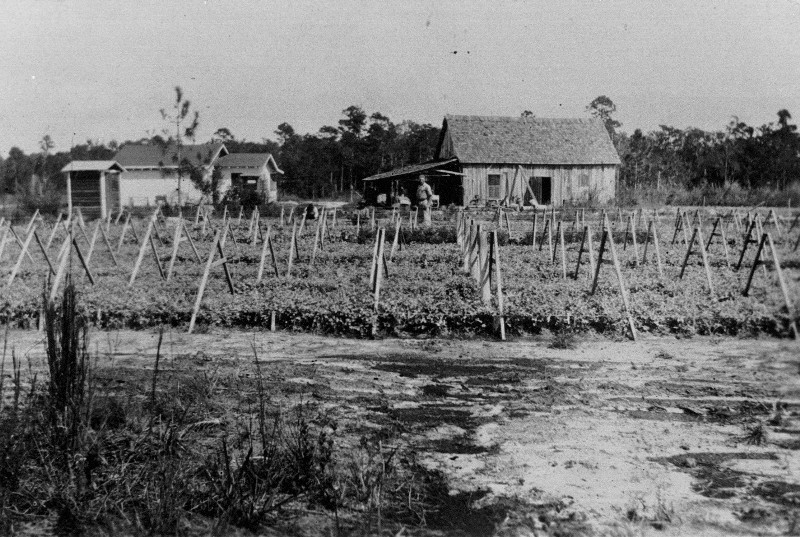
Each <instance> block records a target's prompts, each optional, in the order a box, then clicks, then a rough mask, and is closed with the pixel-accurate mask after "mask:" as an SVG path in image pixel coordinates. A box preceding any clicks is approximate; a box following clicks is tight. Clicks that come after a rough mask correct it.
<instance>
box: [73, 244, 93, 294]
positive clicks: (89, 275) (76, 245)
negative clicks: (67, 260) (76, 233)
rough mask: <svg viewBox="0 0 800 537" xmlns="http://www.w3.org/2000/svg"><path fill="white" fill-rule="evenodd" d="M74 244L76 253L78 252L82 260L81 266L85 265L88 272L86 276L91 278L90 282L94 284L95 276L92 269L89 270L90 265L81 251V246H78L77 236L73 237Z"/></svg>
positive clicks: (79, 258)
mask: <svg viewBox="0 0 800 537" xmlns="http://www.w3.org/2000/svg"><path fill="white" fill-rule="evenodd" d="M72 246H74V247H75V253H77V254H78V261H80V262H81V266H83V270H84V272H86V276H88V278H89V283H91V284H92V285H94V276H92V273H91V271H90V270H89V265H88V264H87V263H86V260H85V259H84V258H83V254H82V253H81V247H80V246H78V241H77V240H76V239H75V237H73V238H72Z"/></svg>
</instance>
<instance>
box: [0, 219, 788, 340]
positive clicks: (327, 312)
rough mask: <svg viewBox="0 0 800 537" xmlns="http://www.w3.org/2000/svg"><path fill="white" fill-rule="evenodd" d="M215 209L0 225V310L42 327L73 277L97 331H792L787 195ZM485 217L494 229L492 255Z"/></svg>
mask: <svg viewBox="0 0 800 537" xmlns="http://www.w3.org/2000/svg"><path fill="white" fill-rule="evenodd" d="M225 213H226V214H225V215H224V216H223V215H218V216H216V217H215V216H211V215H202V217H201V215H200V214H199V213H198V214H197V215H193V216H192V217H191V218H190V217H188V216H185V217H184V218H165V217H163V216H162V215H161V214H160V213H159V212H158V211H156V212H155V213H154V214H153V216H152V217H151V218H145V219H138V218H132V217H130V215H129V214H127V213H121V214H120V215H116V214H115V215H113V218H111V217H110V218H109V219H106V220H96V221H84V220H83V218H82V217H81V216H80V215H79V214H76V215H74V217H73V218H68V219H66V220H65V219H63V218H59V219H58V220H57V221H52V220H46V219H42V218H40V217H38V216H35V217H34V218H32V219H31V220H30V221H28V222H17V223H14V225H12V223H10V222H2V223H0V320H2V322H4V323H5V322H10V323H11V324H13V325H16V326H21V327H32V326H36V325H37V323H38V322H39V318H40V309H41V304H42V295H43V293H44V292H45V287H46V285H47V282H50V283H51V284H54V285H63V281H64V280H65V279H66V275H67V274H71V277H72V279H73V281H75V282H77V284H78V288H79V291H80V296H81V307H82V308H84V309H85V311H86V314H87V316H88V317H89V318H90V319H92V320H93V322H94V323H96V324H97V325H98V326H100V327H103V328H122V327H128V328H144V327H150V326H157V325H162V324H169V325H172V326H175V327H185V328H186V329H187V330H188V329H189V326H190V324H191V321H192V315H193V311H194V310H195V307H197V313H196V319H195V320H194V321H195V322H194V324H193V325H192V328H193V329H194V330H195V331H202V330H204V329H206V328H207V327H210V326H223V327H263V328H272V329H278V330H301V331H312V332H318V333H326V334H335V335H345V336H356V337H369V336H401V337H402V336H419V335H437V336H447V335H453V336H471V335H479V336H490V337H499V330H498V326H499V324H500V320H501V319H502V324H503V325H504V330H505V333H506V334H507V335H508V336H512V337H513V336H519V335H526V334H535V333H538V332H540V331H541V330H542V329H550V330H556V331H563V330H578V331H587V330H589V331H596V332H600V333H604V334H607V335H612V336H617V335H618V336H620V337H631V336H632V335H634V334H636V333H655V334H667V333H676V334H726V335H743V336H757V335H759V334H769V335H775V336H783V337H793V329H792V327H791V325H792V323H797V321H798V314H797V312H798V311H800V285H798V283H799V282H800V250H798V241H800V224H799V223H798V217H797V216H796V215H795V214H793V213H790V212H788V211H785V210H784V211H778V212H776V211H774V210H770V209H763V208H759V209H758V210H756V211H750V212H746V211H742V210H739V211H736V210H728V209H703V208H700V209H697V208H692V209H685V210H677V209H669V208H662V209H659V210H657V211H656V210H644V211H641V210H640V211H636V212H624V211H620V210H609V211H608V213H607V214H606V211H602V210H591V211H590V210H588V209H586V210H583V209H577V210H576V209H571V210H564V211H560V212H549V211H548V212H542V211H538V212H536V213H532V212H512V211H508V212H506V211H505V210H498V211H473V212H469V211H462V212H453V211H446V210H442V211H439V212H437V213H436V214H435V215H434V225H433V227H432V228H430V229H423V228H420V227H418V226H416V225H414V224H413V217H414V213H410V214H409V213H407V212H406V213H404V214H398V213H396V212H389V211H386V212H378V213H375V212H372V211H370V210H365V211H362V212H360V213H358V212H355V211H342V210H338V211H336V212H335V213H334V212H332V211H326V212H325V213H324V214H323V215H322V216H321V217H320V218H319V219H318V220H313V221H312V220H301V219H300V218H297V217H293V215H291V214H287V215H283V216H281V217H280V218H266V217H261V216H260V215H259V214H258V213H257V212H255V213H254V214H246V213H245V214H240V215H239V216H238V217H237V216H234V217H230V216H229V215H227V211H225ZM534 219H535V222H534ZM478 225H480V227H481V230H482V231H487V230H489V231H492V230H494V231H497V233H496V235H495V237H496V240H497V247H496V249H495V250H493V253H492V257H491V259H492V260H494V261H493V262H491V263H489V264H488V265H485V259H483V258H481V257H480V255H479V253H478V252H477V250H476V249H477V245H478V242H480V241H479V240H478V235H476V234H475V233H476V230H477V227H476V226H478ZM380 229H383V230H385V231H384V232H383V233H381V234H379V230H380ZM604 231H607V232H610V233H606V239H605V241H604V240H603V232H604ZM534 232H535V233H534ZM748 232H749V237H750V242H748V244H747V247H746V248H744V253H743V254H742V250H743V247H744V246H745V237H746V236H748ZM590 236H591V238H590ZM377 237H381V238H383V239H384V240H385V243H384V245H383V246H382V248H381V249H380V250H381V253H382V254H383V255H380V254H379V248H378V247H377V242H376V238H377ZM176 238H177V239H178V244H177V247H175V241H176ZM762 238H763V239H764V241H763V245H761V250H760V256H759V257H760V259H761V260H762V262H761V263H759V264H758V265H757V266H756V269H755V270H752V269H753V265H754V263H755V262H756V254H757V252H758V251H759V246H760V243H761V242H762ZM687 243H691V246H692V247H691V251H690V252H689V255H688V256H687V246H688V244H687ZM65 244H66V245H67V246H71V247H69V248H67V247H65V246H64V245H65ZM612 244H613V252H612ZM700 244H702V245H703V246H704V247H703V248H701V247H700ZM656 245H657V248H656ZM706 245H707V246H708V247H707V249H706V248H705V246H706ZM601 246H603V252H602V261H601V262H600V264H599V265H598V260H599V259H600V256H601V254H600V247H601ZM212 253H213V256H212V255H211V254H212ZM703 253H705V255H703ZM381 257H382V258H383V259H384V260H385V261H383V262H378V260H379V259H380V258H381ZM615 257H616V261H617V262H618V263H617V264H616V266H617V267H618V268H619V276H618V274H617V271H616V268H615V263H614V261H615V259H614V258H615ZM740 259H741V262H740ZM156 260H158V263H157V261H156ZM776 261H777V263H776ZM684 262H685V266H684ZM159 265H160V266H159ZM476 266H477V268H476ZM598 266H599V270H597V267H598ZM737 266H738V268H737ZM487 267H491V270H489V271H488V272H487V270H485V269H487ZM465 268H466V269H467V270H465ZM498 269H499V273H500V274H501V278H500V279H499V280H498V278H497V271H498ZM470 273H472V274H470ZM490 273H491V274H490ZM681 273H682V275H681ZM206 274H207V278H204V275H206ZM595 276H596V282H595ZM481 278H483V279H481ZM376 280H378V281H379V283H377V285H376ZM748 280H750V288H749V289H748V293H747V296H744V291H745V288H746V287H747V286H748ZM204 281H205V285H201V284H202V283H203V282H204ZM498 281H499V283H500V286H499V288H498V286H497V283H498ZM479 283H480V285H479ZM484 285H489V286H490V287H491V291H490V293H489V295H486V293H484V289H482V287H483V286H484ZM201 287H204V288H203V290H202V293H201V294H202V296H201V299H200V300H199V301H198V294H199V293H198V291H199V290H200V288H201ZM376 287H377V289H376ZM593 288H594V292H592V291H593ZM624 297H626V298H627V299H628V300H627V303H628V307H627V308H626V305H625V300H623V298H624ZM498 298H499V299H501V300H502V304H501V303H499V301H498ZM629 319H630V320H629ZM630 323H632V325H633V332H632V331H631V330H630Z"/></svg>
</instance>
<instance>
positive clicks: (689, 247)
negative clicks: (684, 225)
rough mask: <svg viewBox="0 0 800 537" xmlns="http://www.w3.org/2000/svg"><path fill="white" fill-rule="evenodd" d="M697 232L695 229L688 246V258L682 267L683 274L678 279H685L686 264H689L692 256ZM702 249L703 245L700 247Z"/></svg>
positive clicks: (684, 259)
mask: <svg viewBox="0 0 800 537" xmlns="http://www.w3.org/2000/svg"><path fill="white" fill-rule="evenodd" d="M697 230H698V228H694V231H693V232H692V238H691V240H690V241H689V244H688V246H687V247H686V256H685V257H684V258H683V264H682V265H681V273H680V276H678V279H683V273H684V272H686V264H687V263H688V262H689V256H690V255H691V254H692V245H693V244H694V239H695V238H696V237H697ZM700 248H701V249H702V245H701V246H700Z"/></svg>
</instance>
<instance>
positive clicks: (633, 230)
mask: <svg viewBox="0 0 800 537" xmlns="http://www.w3.org/2000/svg"><path fill="white" fill-rule="evenodd" d="M631 235H632V237H633V241H632V244H633V262H634V264H635V265H636V267H637V268H638V267H639V243H638V241H637V239H636V221H635V220H634V219H633V217H631Z"/></svg>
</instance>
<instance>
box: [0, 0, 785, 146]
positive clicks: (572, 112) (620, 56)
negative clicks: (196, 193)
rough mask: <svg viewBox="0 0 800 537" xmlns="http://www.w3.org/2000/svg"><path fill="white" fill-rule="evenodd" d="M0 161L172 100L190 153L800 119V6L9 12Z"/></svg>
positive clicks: (621, 2)
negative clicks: (428, 132)
mask: <svg viewBox="0 0 800 537" xmlns="http://www.w3.org/2000/svg"><path fill="white" fill-rule="evenodd" d="M0 13H2V14H1V15H0V73H1V74H0V155H3V156H4V155H5V154H6V153H7V151H8V148H10V147H11V146H12V145H16V146H19V147H22V148H23V149H24V150H26V151H33V150H35V149H36V147H37V142H38V140H40V139H41V138H42V136H43V135H44V134H46V133H48V134H50V135H51V136H52V137H53V138H54V140H55V142H56V149H57V150H65V149H68V148H69V146H70V145H71V144H72V143H82V142H83V141H85V140H86V139H87V138H92V139H97V140H100V141H103V142H108V141H110V140H112V139H116V140H126V139H136V138H140V137H143V136H145V135H147V133H148V131H155V132H158V131H160V130H161V129H162V128H163V127H164V125H163V121H162V120H161V116H160V114H159V112H158V111H159V109H160V108H162V107H165V106H169V105H170V104H171V100H172V98H173V89H172V88H173V87H174V86H175V85H180V86H182V87H183V88H184V91H185V93H186V96H187V97H188V98H190V99H191V100H192V102H193V104H194V105H195V106H196V107H197V109H198V110H199V111H200V114H201V117H200V119H201V129H200V133H199V136H198V139H199V140H205V139H207V138H209V137H210V135H211V133H212V132H214V131H215V130H216V129H217V128H219V127H227V128H229V129H230V130H231V131H232V132H233V133H234V135H236V136H237V137H238V138H247V139H250V140H260V139H261V138H264V137H273V138H274V135H273V131H274V130H275V127H276V126H277V125H278V124H279V123H281V122H284V121H287V122H289V123H290V124H291V125H293V126H294V127H295V129H296V130H297V131H299V132H316V131H317V129H319V127H320V126H322V125H325V124H334V125H335V124H336V122H337V120H338V119H339V118H340V117H341V110H342V109H343V108H346V107H347V106H349V105H351V104H357V105H360V106H362V107H363V108H364V109H366V110H367V111H368V112H370V113H371V112H374V111H380V112H381V113H383V114H385V115H388V116H389V117H390V118H391V119H392V120H394V121H400V120H403V119H411V120H414V121H417V122H424V123H434V124H439V123H441V120H442V116H443V115H444V114H448V113H450V114H482V115H514V116H516V115H519V114H520V112H522V111H523V110H525V109H528V110H531V111H533V113H534V114H535V115H537V116H539V117H581V116H584V115H585V113H586V112H585V107H586V105H587V104H588V103H589V102H590V101H591V100H592V99H593V98H594V97H596V96H598V95H601V94H605V95H608V96H609V97H611V98H612V99H613V101H614V102H615V103H616V104H617V107H618V119H619V120H620V121H622V123H623V130H627V131H629V132H630V131H632V130H633V129H635V128H642V129H644V130H651V129H655V128H657V127H658V125H659V124H668V125H673V126H676V127H687V126H696V127H701V128H706V129H719V128H722V127H723V126H724V125H725V124H726V123H727V122H728V121H729V120H730V118H731V116H734V115H736V116H738V117H739V118H740V119H741V120H744V121H746V122H748V123H751V124H756V125H761V124H763V123H766V122H769V121H773V120H774V119H775V113H776V112H777V111H778V110H779V109H781V108H787V109H789V111H790V112H792V113H795V114H796V116H797V118H799V119H800V0H771V1H769V0H760V1H753V2H744V1H738V0H729V1H704V0H692V1H685V0H672V1H669V2H663V1H654V2H651V1H645V0H602V1H599V0H595V1H570V0H566V1H564V0H558V1H555V0H554V1H547V2H545V1H524V2H523V1H504V0H486V1H481V2H478V1H461V0H460V1H447V0H445V1H442V0H438V1H431V2H422V1H413V0H412V1H403V2H399V1H398V2H393V1H391V2H378V1H374V2H373V1H370V2H367V1H356V0H336V1H330V2H321V1H315V2H304V1H292V2H285V1H282V2H264V1H259V0H236V1H233V0H224V1H223V0H206V1H203V0H185V1H177V0H171V1H164V0H135V1H134V0H132V1H129V2H123V1H117V0H1V2H0Z"/></svg>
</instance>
